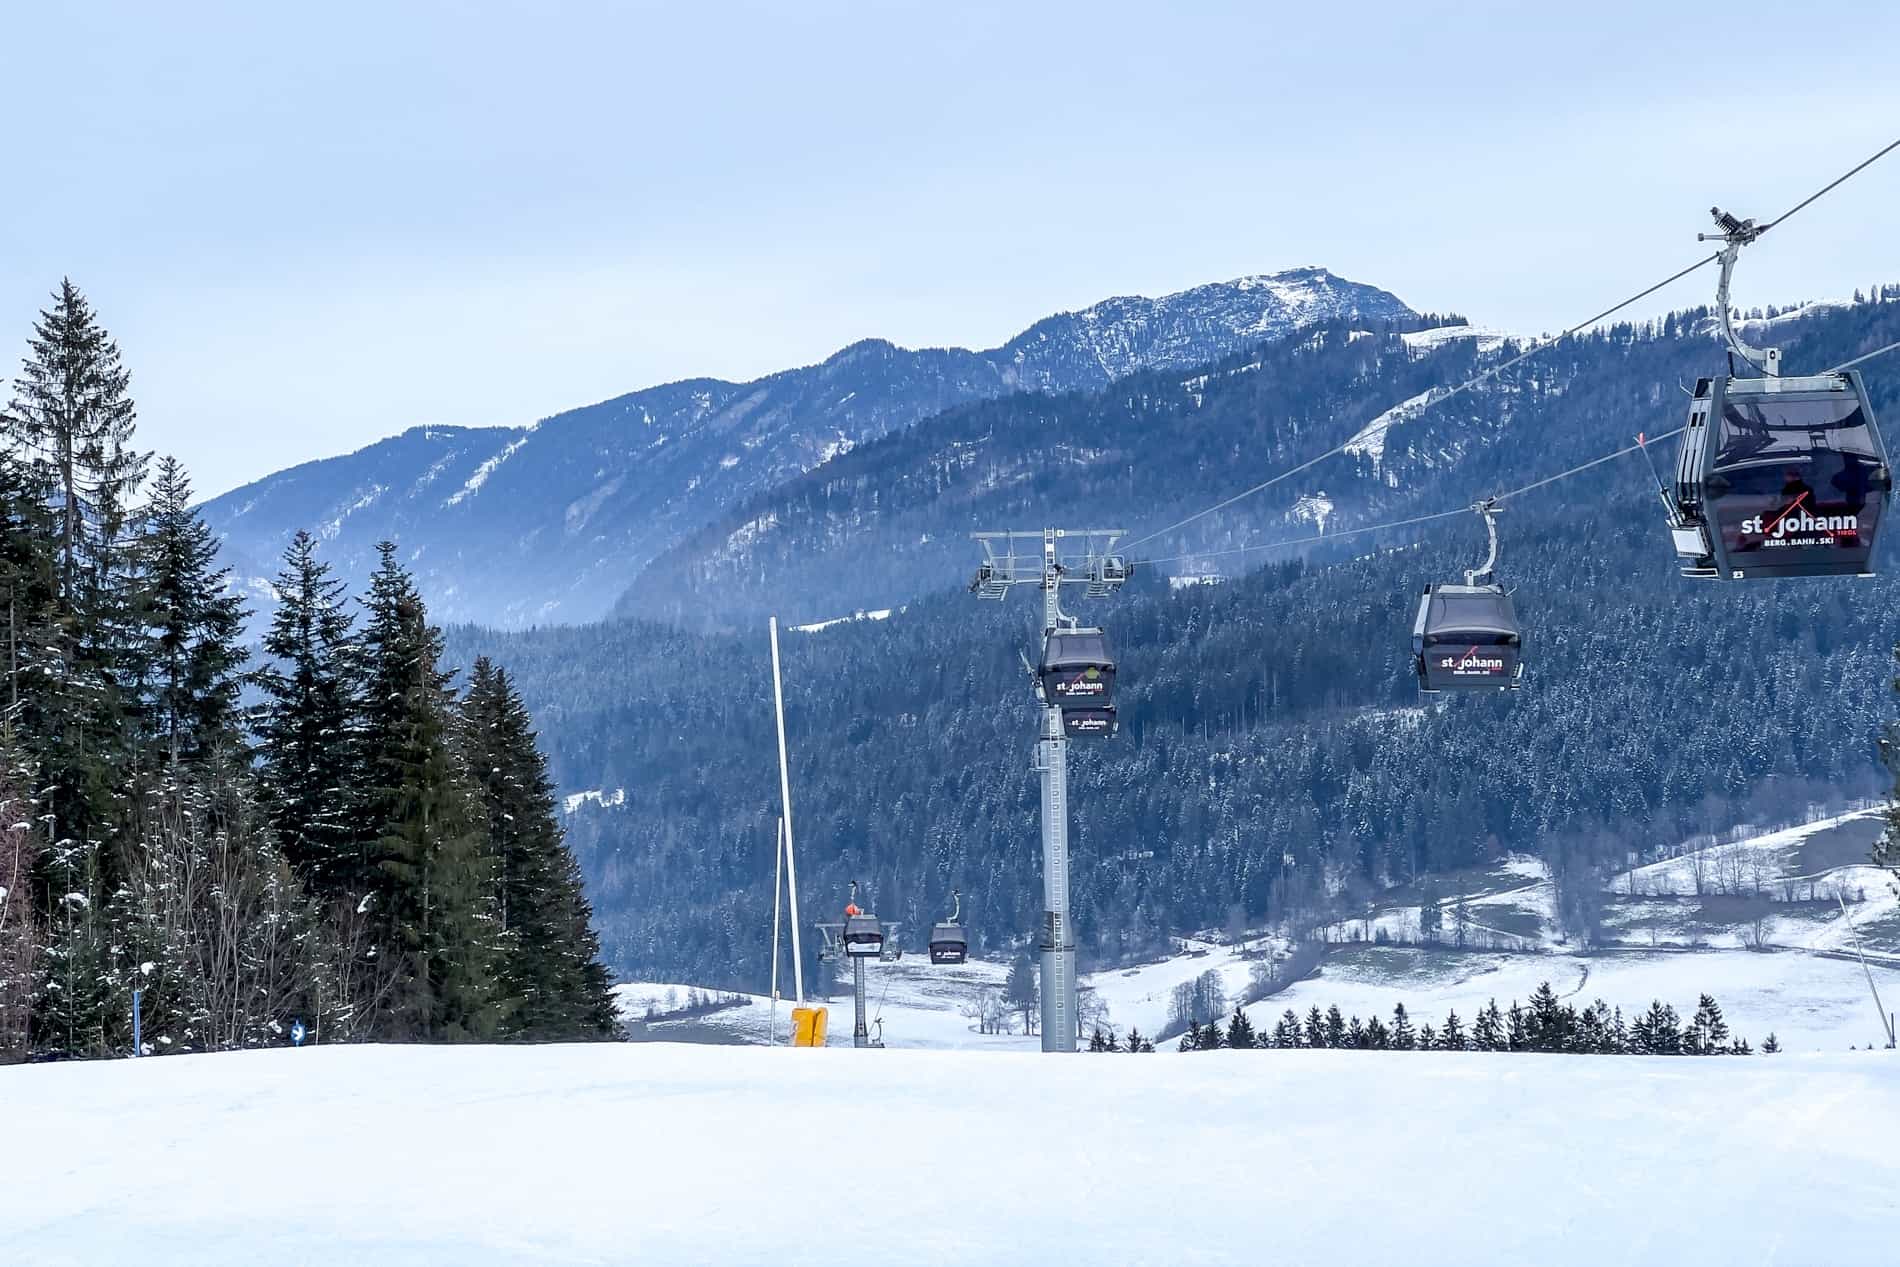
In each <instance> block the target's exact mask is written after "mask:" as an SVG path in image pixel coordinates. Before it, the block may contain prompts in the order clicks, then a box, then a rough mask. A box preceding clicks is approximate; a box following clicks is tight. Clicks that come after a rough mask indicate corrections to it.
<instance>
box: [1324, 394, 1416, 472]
mask: <svg viewBox="0 0 1900 1267" xmlns="http://www.w3.org/2000/svg"><path fill="white" fill-rule="evenodd" d="M1438 390H1439V389H1438V388H1436V387H1428V388H1426V389H1425V390H1424V391H1422V392H1420V393H1419V394H1418V395H1416V396H1413V397H1410V398H1408V399H1406V400H1402V401H1400V402H1399V403H1398V404H1396V405H1394V406H1392V408H1390V409H1388V410H1386V411H1385V412H1384V413H1382V414H1380V415H1379V416H1378V417H1377V418H1374V419H1373V420H1372V421H1371V422H1368V423H1367V424H1366V425H1365V426H1363V427H1361V428H1359V431H1358V433H1357V434H1356V435H1354V436H1353V438H1352V439H1350V440H1348V441H1346V443H1345V445H1344V446H1343V447H1342V450H1341V451H1342V452H1345V453H1359V454H1364V455H1365V456H1366V457H1369V458H1371V459H1372V465H1373V466H1374V467H1377V466H1378V465H1379V463H1380V462H1382V461H1384V460H1385V436H1386V432H1388V431H1390V430H1391V429H1392V426H1393V425H1394V424H1395V423H1401V422H1410V421H1411V420H1412V419H1414V418H1416V417H1418V416H1419V415H1420V414H1422V413H1424V412H1425V409H1426V407H1427V406H1428V405H1430V404H1431V402H1432V399H1433V397H1434V396H1436V395H1437V394H1438Z"/></svg>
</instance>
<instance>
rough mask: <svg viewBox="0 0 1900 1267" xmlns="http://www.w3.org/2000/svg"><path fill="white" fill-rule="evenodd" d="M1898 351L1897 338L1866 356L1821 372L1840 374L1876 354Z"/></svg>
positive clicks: (1872, 357) (1899, 342)
mask: <svg viewBox="0 0 1900 1267" xmlns="http://www.w3.org/2000/svg"><path fill="white" fill-rule="evenodd" d="M1896 351H1900V340H1897V341H1895V342H1893V343H1889V344H1888V345H1887V346H1886V347H1884V348H1875V349H1874V350H1873V351H1871V352H1869V353H1868V354H1867V355H1866V356H1857V357H1855V358H1854V359H1853V360H1851V361H1842V362H1841V363H1840V364H1839V365H1836V366H1835V367H1834V368H1833V369H1830V370H1822V371H1821V372H1822V373H1823V374H1838V373H1840V372H1841V371H1842V370H1851V369H1853V368H1854V367H1855V366H1856V365H1859V364H1861V363H1862V362H1863V361H1871V360H1873V359H1874V358H1875V357H1876V356H1885V355H1886V354H1887V353H1889V352H1896Z"/></svg>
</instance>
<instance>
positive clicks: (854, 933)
mask: <svg viewBox="0 0 1900 1267" xmlns="http://www.w3.org/2000/svg"><path fill="white" fill-rule="evenodd" d="M839 940H840V941H842V942H843V943H844V953H845V954H847V955H854V956H863V957H864V958H867V959H874V958H876V957H877V956H879V955H881V954H883V953H884V924H883V921H881V920H879V919H878V917H877V916H875V915H865V914H860V915H847V916H845V919H844V931H843V932H842V933H841V934H840V935H839Z"/></svg>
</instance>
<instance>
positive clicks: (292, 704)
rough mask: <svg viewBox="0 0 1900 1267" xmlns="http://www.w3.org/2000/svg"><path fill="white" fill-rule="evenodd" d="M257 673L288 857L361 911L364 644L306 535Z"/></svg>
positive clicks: (285, 577)
mask: <svg viewBox="0 0 1900 1267" xmlns="http://www.w3.org/2000/svg"><path fill="white" fill-rule="evenodd" d="M277 598H278V605H277V610H276V611H275V612H274V613H272V616H271V623H270V629H269V630H268V631H267V632H266V633H265V635H264V641H263V649H264V653H265V656H266V657H267V661H266V663H265V665H264V667H263V668H262V669H261V670H260V671H259V673H258V675H257V682H258V686H259V688H260V689H261V690H262V691H263V693H264V706H263V708H262V709H261V710H260V713H259V716H258V721H257V732H258V739H259V746H260V748H261V750H262V764H261V771H262V776H263V781H264V787H265V789H266V791H267V792H268V793H269V795H270V815H271V822H272V825H273V826H274V827H275V828H276V831H277V837H278V839H279V840H280V841H281V842H282V843H283V848H284V854H285V856H286V857H288V858H289V859H290V863H291V866H292V867H293V868H294V869H295V870H296V872H297V874H298V876H299V877H300V878H301V879H302V881H303V883H304V884H305V886H306V887H307V888H308V889H309V891H310V893H311V896H313V897H315V898H316V899H318V900H319V901H320V902H322V903H324V905H325V906H326V907H327V906H329V905H332V904H338V903H348V904H349V906H350V907H351V908H352V909H353V908H354V907H355V906H356V905H357V904H358V903H360V902H361V900H362V897H363V895H364V893H366V892H367V891H368V887H367V886H368V878H369V862H368V856H367V846H368V836H367V834H366V833H365V832H364V830H363V828H362V825H361V817H360V815H359V813H358V810H359V809H360V808H361V785H362V784H361V776H362V717H361V711H362V710H361V706H360V703H359V700H358V698H357V684H358V669H357V664H356V654H357V646H356V641H355V636H354V632H353V629H352V620H351V616H350V612H349V609H348V601H349V600H348V596H347V594H346V593H345V587H344V584H343V582H342V581H340V580H337V579H335V578H334V577H332V576H331V575H330V565H329V564H328V563H325V562H324V561H323V560H321V559H319V558H318V557H317V543H316V539H315V538H314V537H312V536H311V535H310V534H309V533H308V532H299V533H298V534H297V535H296V536H295V537H294V538H292V539H291V542H290V545H289V546H288V547H286V548H285V550H284V566H283V570H282V571H280V572H279V573H278V576H277Z"/></svg>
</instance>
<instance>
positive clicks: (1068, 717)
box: [1062, 705, 1121, 739]
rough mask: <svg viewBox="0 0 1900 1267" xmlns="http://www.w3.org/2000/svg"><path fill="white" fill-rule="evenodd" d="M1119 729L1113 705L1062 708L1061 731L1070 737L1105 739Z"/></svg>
mask: <svg viewBox="0 0 1900 1267" xmlns="http://www.w3.org/2000/svg"><path fill="white" fill-rule="evenodd" d="M1120 729H1121V726H1120V724H1119V723H1117V722H1116V720H1115V708H1114V706H1113V705H1110V706H1109V707H1107V708H1065V709H1063V710H1062V731H1063V733H1064V734H1066V735H1068V736H1069V738H1071V739H1106V738H1108V737H1109V736H1110V735H1113V734H1114V733H1115V732H1116V731H1118V730H1120Z"/></svg>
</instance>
